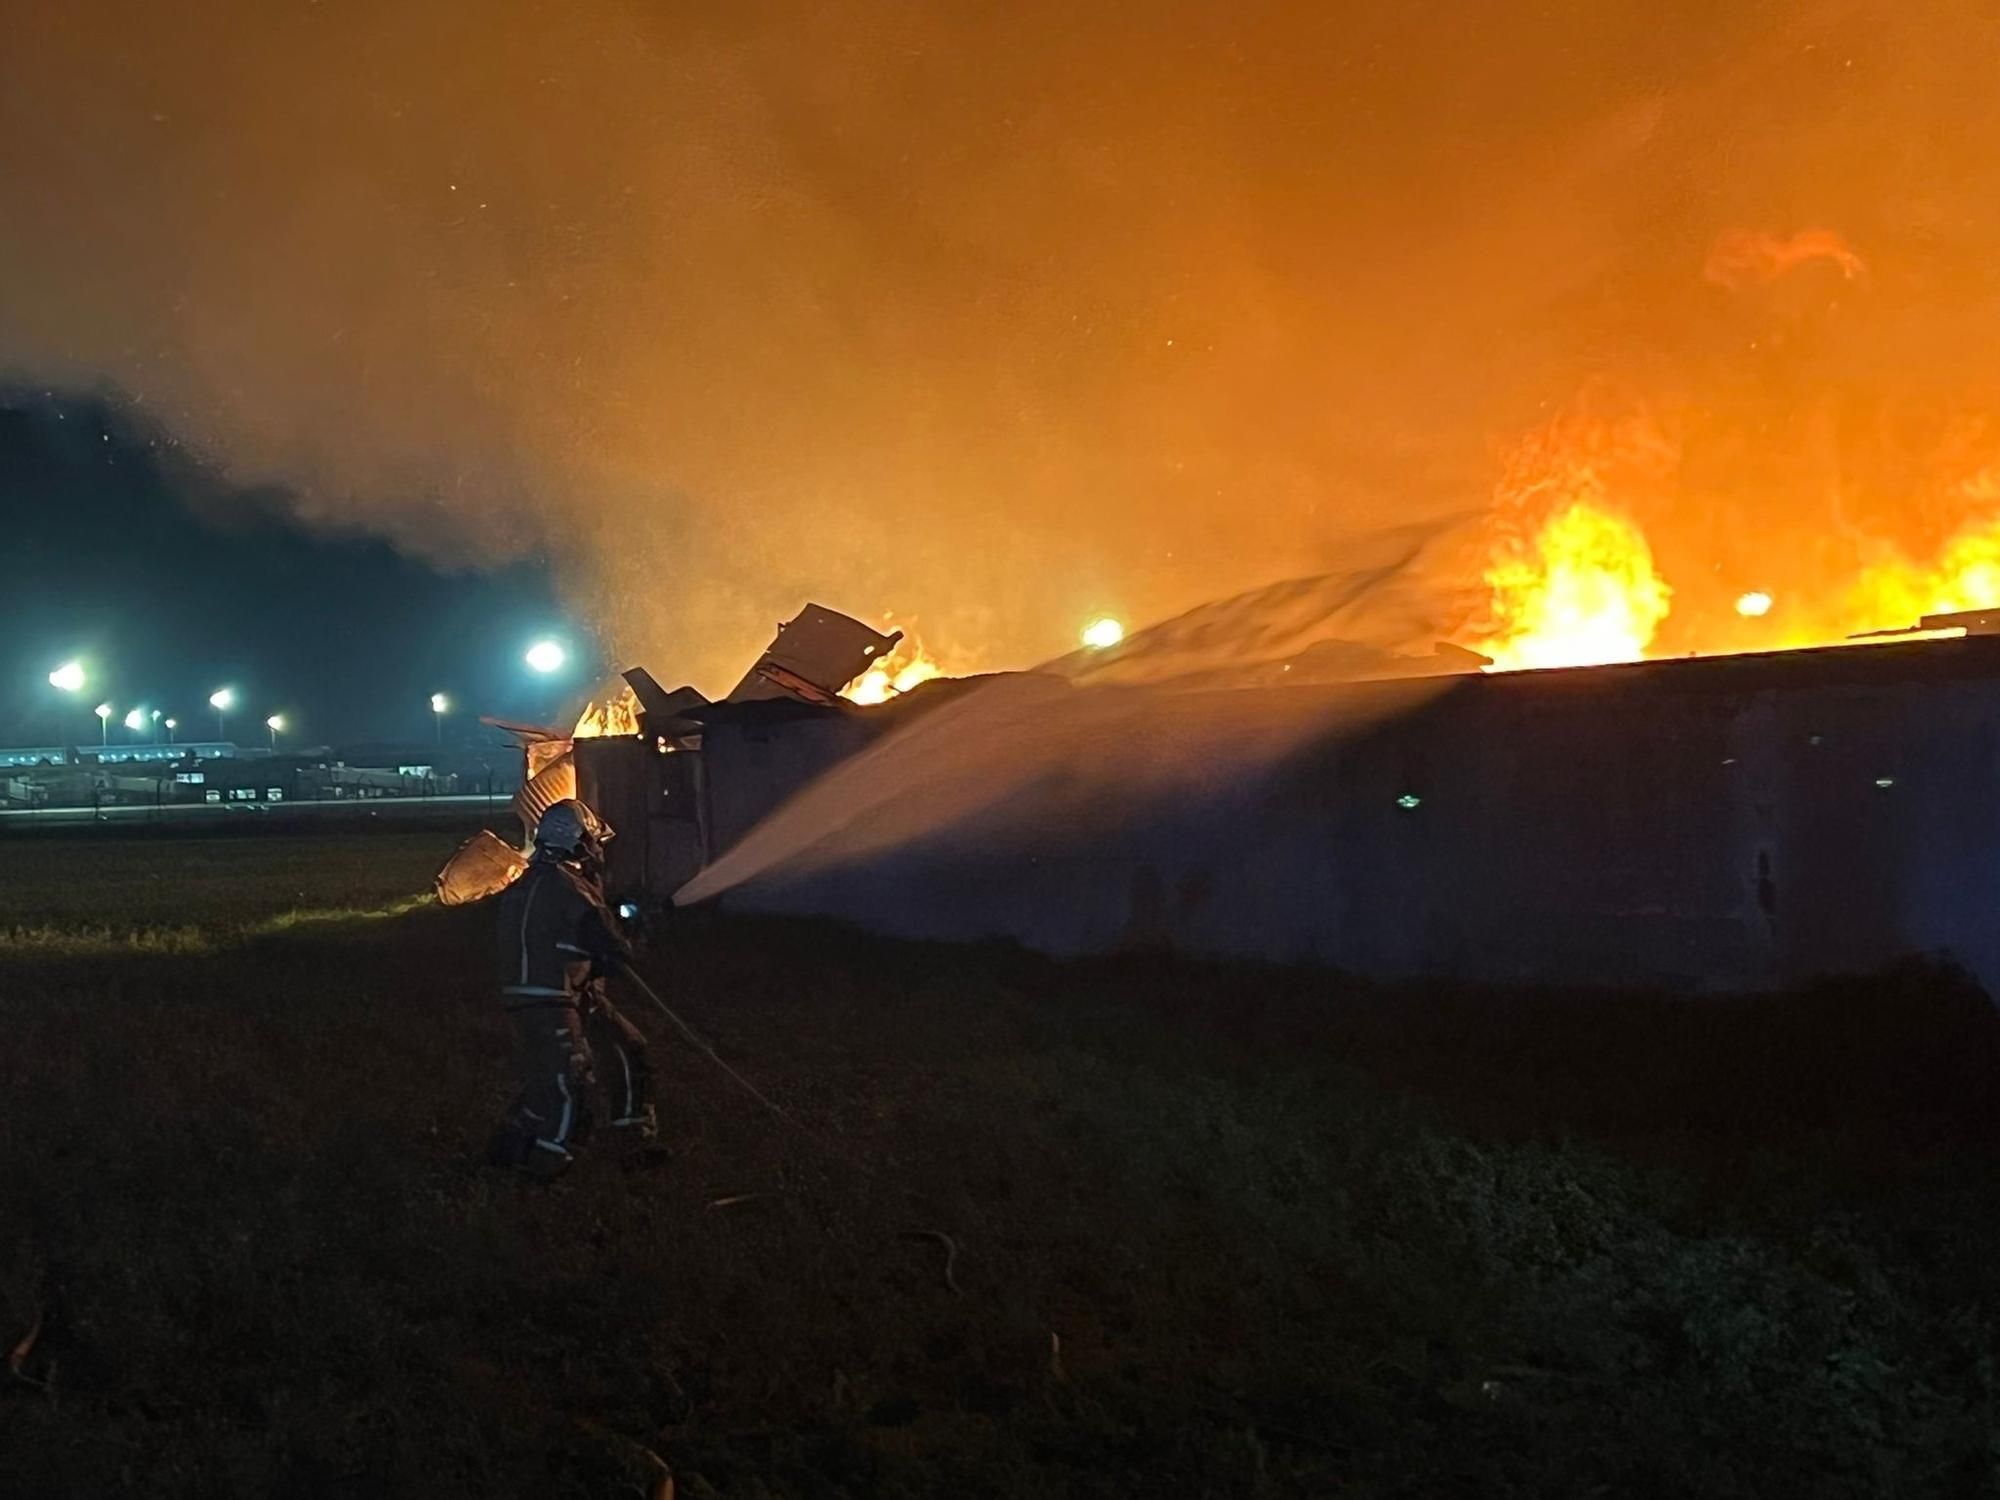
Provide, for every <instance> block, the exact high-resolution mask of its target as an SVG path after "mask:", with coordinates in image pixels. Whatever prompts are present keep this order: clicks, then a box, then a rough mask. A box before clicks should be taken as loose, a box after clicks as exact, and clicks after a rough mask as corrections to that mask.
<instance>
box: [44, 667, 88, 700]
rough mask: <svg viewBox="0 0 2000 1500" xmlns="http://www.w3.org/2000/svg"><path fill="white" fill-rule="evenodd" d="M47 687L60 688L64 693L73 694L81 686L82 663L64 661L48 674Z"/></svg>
mask: <svg viewBox="0 0 2000 1500" xmlns="http://www.w3.org/2000/svg"><path fill="white" fill-rule="evenodd" d="M49 686H50V687H53V688H61V689H62V690H63V691H64V692H65V693H74V692H76V691H78V690H79V689H80V688H82V686H83V663H82V662H80V661H66V662H64V663H63V664H62V665H61V666H59V667H57V668H56V669H55V670H54V671H53V672H51V673H49Z"/></svg>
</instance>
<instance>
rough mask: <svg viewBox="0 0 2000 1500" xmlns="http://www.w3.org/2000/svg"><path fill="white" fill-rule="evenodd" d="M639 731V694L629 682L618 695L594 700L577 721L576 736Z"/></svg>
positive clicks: (592, 736) (602, 736)
mask: <svg viewBox="0 0 2000 1500" xmlns="http://www.w3.org/2000/svg"><path fill="white" fill-rule="evenodd" d="M638 732H639V695H638V694H637V693H635V692H633V691H632V688H631V685H630V684H629V683H628V684H627V685H626V686H625V690H624V691H623V692H621V693H619V694H618V695H617V696H616V697H613V698H606V699H604V700H603V701H601V702H593V703H591V704H590V705H589V706H588V707H586V708H585V709H584V711H583V717H582V718H580V719H578V720H577V721H576V738H577V739H580V740H593V739H604V738H607V737H614V736H625V735H634V734H637V733H638Z"/></svg>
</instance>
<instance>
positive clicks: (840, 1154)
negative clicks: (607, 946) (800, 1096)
mask: <svg viewBox="0 0 2000 1500" xmlns="http://www.w3.org/2000/svg"><path fill="white" fill-rule="evenodd" d="M623 973H624V975H625V977H626V978H627V979H629V980H631V981H632V985H633V988H635V989H637V990H638V991H639V993H640V994H642V995H644V996H645V997H646V999H647V1000H648V1001H650V1002H651V1004H652V1006H653V1008H654V1009H655V1010H657V1011H658V1012H659V1013H660V1014H661V1015H663V1016H665V1017H666V1018H667V1020H668V1021H669V1022H671V1023H672V1024H673V1028H674V1030H676V1031H678V1032H679V1033H680V1034H681V1035H682V1036H683V1037H685V1038H686V1039H687V1041H688V1044H689V1045H690V1046H692V1047H694V1048H695V1049H696V1050H697V1051H699V1052H701V1053H703V1054H704V1055H705V1056H706V1057H707V1058H708V1060H709V1061H710V1062H712V1063H714V1064H715V1065H716V1066H717V1067H718V1068H720V1069H722V1071H723V1072H724V1073H726V1074H728V1075H729V1077H730V1078H731V1079H733V1080H734V1081H735V1083H736V1085H737V1087H739V1088H740V1089H742V1090H743V1092H745V1093H746V1094H748V1095H749V1096H750V1097H751V1098H753V1099H755V1100H756V1101H757V1102H758V1103H759V1104H761V1105H763V1106H764V1108H766V1109H768V1110H769V1111H770V1112H771V1113H772V1114H774V1115H776V1116H777V1117H778V1118H779V1119H781V1120H783V1121H784V1122H785V1123H786V1124H787V1125H789V1126H791V1127H792V1129H794V1130H796V1131H797V1132H798V1133H799V1134H800V1135H802V1136H804V1137H805V1138H806V1139H807V1140H809V1141H811V1142H812V1143H813V1144H814V1145H815V1146H817V1147H819V1149H820V1150H822V1151H824V1152H825V1153H826V1154H827V1155H828V1156H831V1157H833V1158H834V1159H836V1160H838V1161H841V1162H844V1163H845V1164H847V1165H848V1166H850V1167H852V1168H854V1169H855V1170H856V1171H857V1172H859V1173H861V1175H862V1176H864V1177H867V1178H869V1179H871V1180H872V1179H873V1178H874V1177H875V1173H874V1172H872V1171H870V1170H869V1168H868V1166H867V1165H866V1164H865V1163H863V1162H860V1161H857V1160H855V1159H854V1158H853V1157H851V1156H849V1155H848V1154H847V1153H846V1152H845V1151H841V1150H838V1149H836V1148H835V1147H834V1145H833V1143H832V1142H830V1141H826V1140H823V1139H821V1138H820V1137H819V1136H818V1135H817V1134H815V1133H814V1132H813V1131H811V1130H808V1129H807V1128H806V1127H805V1126H804V1125H803V1124H801V1123H800V1122H799V1120H798V1119H797V1118H796V1117H795V1116H794V1115H793V1114H792V1113H791V1112H790V1111H789V1110H787V1109H786V1108H785V1107H784V1106H783V1105H782V1104H779V1103H778V1102H777V1101H776V1100H775V1099H773V1098H771V1097H770V1095H768V1094H766V1093H765V1092H764V1091H763V1090H762V1089H760V1088H758V1087H757V1085H756V1084H754V1083H752V1082H751V1081H750V1080H749V1079H747V1078H745V1077H744V1076H743V1075H742V1074H741V1073H739V1072H737V1071H736V1070H735V1069H734V1068H732V1067H730V1066H729V1064H728V1063H726V1062H724V1061H723V1060H722V1058H721V1056H720V1055H719V1054H718V1053H717V1052H716V1050H715V1048H713V1047H711V1046H710V1045H709V1044H708V1043H707V1042H706V1041H705V1040H704V1039H703V1038H702V1036H701V1034H700V1033H699V1032H697V1031H696V1030H695V1029H694V1028H693V1027H692V1026H690V1025H688V1023H687V1022H685V1021H683V1020H682V1019H681V1018H680V1016H679V1015H677V1014H676V1013H675V1011H674V1008H673V1007H672V1006H670V1005H668V1004H667V1002H666V1001H664V1000H662V999H661V998H660V996H659V993H658V992H657V991H656V990H655V989H654V988H653V987H652V986H651V985H650V984H648V983H646V980H645V977H644V976H643V975H641V974H640V973H638V972H637V971H636V970H634V969H630V968H627V969H625V970H624V971H623ZM750 1196H757V1195H754V1194H753V1195H750ZM897 1238H899V1239H906V1240H929V1241H932V1242H934V1243H936V1244H937V1245H940V1246H942V1247H943V1249H944V1284H945V1286H946V1288H947V1289H948V1290H949V1291H950V1292H951V1294H952V1295H953V1296H954V1297H963V1296H964V1295H965V1292H964V1289H963V1288H961V1287H960V1286H959V1284H958V1278H957V1277H956V1276H955V1275H953V1274H952V1273H953V1270H954V1268H955V1267H956V1266H957V1264H958V1241H956V1240H954V1239H953V1238H952V1237H951V1236H950V1235H948V1234H946V1233H945V1232H944V1231H943V1230H939V1229H906V1230H903V1231H902V1232H901V1233H900V1234H899V1235H898V1236H897Z"/></svg>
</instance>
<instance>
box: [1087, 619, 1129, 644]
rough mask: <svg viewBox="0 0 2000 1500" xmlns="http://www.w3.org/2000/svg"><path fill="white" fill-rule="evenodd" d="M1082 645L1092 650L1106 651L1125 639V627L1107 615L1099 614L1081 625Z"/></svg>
mask: <svg viewBox="0 0 2000 1500" xmlns="http://www.w3.org/2000/svg"><path fill="white" fill-rule="evenodd" d="M1082 638H1083V643H1084V645H1086V646H1088V647H1089V648H1090V649H1091V650H1093V651H1108V650H1109V649H1110V648H1111V647H1113V646H1115V645H1117V644H1118V643H1119V642H1120V641H1122V640H1124V639H1125V627H1124V625H1123V624H1121V623H1120V622H1119V621H1117V620H1114V619H1113V618H1111V616H1109V615H1099V616H1098V617H1097V618H1096V619H1095V620H1092V621H1091V622H1090V623H1089V624H1088V625H1086V626H1084V627H1083V632H1082Z"/></svg>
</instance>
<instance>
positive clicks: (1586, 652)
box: [1474, 388, 1679, 671]
mask: <svg viewBox="0 0 2000 1500" xmlns="http://www.w3.org/2000/svg"><path fill="white" fill-rule="evenodd" d="M1678 457H1679V450H1678V445H1677V444H1676V443H1674V442H1673V441H1672V440H1671V438H1670V437H1669V436H1668V435H1667V433H1666V432H1665V431H1664V430H1663V429H1662V428H1661V427H1660V425H1659V424H1658V422H1657V421H1655V419H1654V418H1653V416H1652V415H1651V414H1650V413H1649V412H1647V411H1646V410H1644V409H1643V408H1642V407H1632V406H1630V405H1628V404H1626V403H1624V402H1622V401H1620V400H1619V399H1618V398H1617V397H1616V396H1615V394H1614V393H1611V392H1608V391H1606V390H1604V389H1601V388H1596V389H1587V390H1585V391H1584V392H1582V393H1581V394H1580V395H1579V397H1578V399H1577V400H1576V401H1575V402H1574V403H1573V404H1572V405H1571V406H1569V407H1568V408H1566V409H1565V410H1564V411H1562V412H1560V413H1558V414H1557V415H1556V416H1555V417H1553V418H1552V419H1551V420H1550V421H1549V422H1547V423H1546V424H1545V425H1543V426H1542V427H1540V428H1537V429H1535V430H1534V431H1532V432H1530V433H1528V434H1527V435H1526V436H1524V437H1523V438H1522V439H1521V441H1520V442H1519V443H1518V444H1517V445H1516V446H1515V449H1514V451H1513V453H1512V454H1511V455H1510V457H1509V460H1508V463H1507V467H1506V471H1505V472H1504V473H1503V475H1502V476H1501V479H1500V483H1499V485H1498V486H1497V488H1496V490H1495V501H1496V504H1495V512H1494V531H1493V533H1492V541H1491V544H1490V548H1489V551H1488V554H1487V558H1486V565H1485V568H1484V570H1483V575H1482V576H1483V578H1484V581H1485V583H1486V587H1487V590H1488V609H1487V618H1486V620H1485V621H1484V622H1483V624H1482V628H1481V629H1479V630H1478V631H1477V632H1476V633H1475V638H1474V645H1475V647H1476V649H1477V650H1479V651H1480V652H1482V653H1484V654H1485V655H1486V656H1489V657H1491V658H1492V659H1493V670H1497V671H1511V670H1515V669H1518V668H1523V667H1576V666H1588V665H1591V664H1594V663H1598V662H1615V661H1637V660H1638V659H1639V658H1640V657H1642V656H1644V655H1645V653H1646V648H1647V647H1648V646H1649V645H1651V644H1652V640H1653V634H1654V632H1655V631H1656V630H1657V629H1658V628H1659V625H1660V622H1661V621H1662V620H1664V619H1665V618H1666V616H1667V611H1668V610H1669V608H1670V607H1671V605H1672V601H1673V590H1672V589H1671V588H1669V587H1668V586H1667V583H1666V580H1665V579H1663V578H1662V577H1661V576H1660V573H1659V570H1658V569H1657V568H1656V567H1655V566H1654V563H1653V550H1652V547H1651V546H1650V545H1649V544H1648V542H1647V540H1646V533H1645V531H1644V530H1643V529H1642V528H1641V527H1640V525H1639V523H1638V522H1637V521H1636V520H1634V519H1633V518H1632V515H1631V510H1630V505H1629V503H1628V502H1627V500H1626V498H1625V497H1628V496H1629V497H1631V498H1632V499H1637V498H1639V497H1641V496H1650V495H1652V494H1654V493H1655V492H1657V491H1658V490H1659V489H1660V488H1661V485H1662V481H1663V480H1664V479H1665V478H1667V477H1669V476H1670V475H1671V474H1672V473H1673V471H1674V468H1675V465H1676V464H1677V462H1678ZM1614 493H1615V494H1616V495H1618V496H1619V497H1620V498H1619V499H1616V500H1614V498H1613V495H1614Z"/></svg>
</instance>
